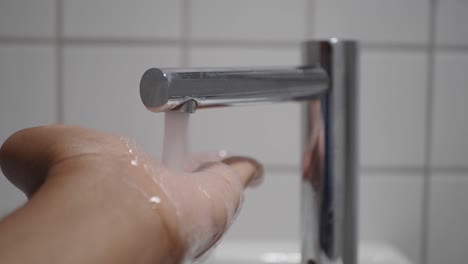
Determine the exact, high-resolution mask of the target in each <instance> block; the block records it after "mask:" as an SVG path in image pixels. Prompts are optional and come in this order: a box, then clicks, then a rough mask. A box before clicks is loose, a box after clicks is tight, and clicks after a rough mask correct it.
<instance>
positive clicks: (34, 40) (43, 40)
mask: <svg viewBox="0 0 468 264" xmlns="http://www.w3.org/2000/svg"><path fill="white" fill-rule="evenodd" d="M56 41H57V39H56V37H0V44H2V45H53V44H56V43H57V42H56Z"/></svg>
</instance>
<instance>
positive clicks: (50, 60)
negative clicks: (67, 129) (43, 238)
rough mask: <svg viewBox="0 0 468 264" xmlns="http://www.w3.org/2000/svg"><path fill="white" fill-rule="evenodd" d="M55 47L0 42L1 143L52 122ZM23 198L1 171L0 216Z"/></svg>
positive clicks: (21, 201) (53, 115) (17, 204)
mask: <svg viewBox="0 0 468 264" xmlns="http://www.w3.org/2000/svg"><path fill="white" fill-rule="evenodd" d="M54 62H55V59H54V49H53V48H48V47H15V46H0V124H1V125H0V144H2V143H3V142H4V141H5V140H6V139H7V137H8V136H10V135H11V134H12V133H14V132H15V131H17V130H20V129H23V128H26V127H31V126H37V125H45V124H50V123H53V122H55V83H54V82H55V75H54V67H55V66H54ZM24 201H25V197H24V195H22V194H21V192H20V191H18V190H16V188H14V187H13V186H12V185H11V184H10V183H9V182H8V181H7V179H6V178H5V177H4V176H3V175H2V174H1V172H0V217H2V216H4V215H6V214H7V213H8V212H10V211H11V210H13V209H14V208H16V207H18V206H19V205H21V204H22V203H23V202H24Z"/></svg>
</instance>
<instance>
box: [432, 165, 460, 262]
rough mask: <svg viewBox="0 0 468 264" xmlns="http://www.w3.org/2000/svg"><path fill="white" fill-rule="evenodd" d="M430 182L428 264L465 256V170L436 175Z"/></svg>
mask: <svg viewBox="0 0 468 264" xmlns="http://www.w3.org/2000/svg"><path fill="white" fill-rule="evenodd" d="M434 176H435V177H433V178H432V182H431V196H430V211H429V230H428V231H429V238H428V251H427V252H428V263H429V264H439V263H465V262H466V259H468V251H467V250H466V249H467V244H468V228H466V223H468V206H467V204H468V193H467V191H466V190H467V189H468V178H467V177H466V176H468V173H465V174H462V175H460V174H445V175H444V174H438V175H434Z"/></svg>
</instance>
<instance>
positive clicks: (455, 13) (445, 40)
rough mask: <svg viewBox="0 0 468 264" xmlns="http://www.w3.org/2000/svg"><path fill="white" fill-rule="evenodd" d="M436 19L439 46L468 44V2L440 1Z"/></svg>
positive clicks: (456, 0)
mask: <svg viewBox="0 0 468 264" xmlns="http://www.w3.org/2000/svg"><path fill="white" fill-rule="evenodd" d="M436 3H437V5H436V6H437V19H436V22H437V24H436V38H437V40H436V41H437V44H442V45H443V44H449V45H467V44H468V26H467V25H468V16H467V14H468V1H464V0H438V1H436Z"/></svg>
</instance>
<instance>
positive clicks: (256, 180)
mask: <svg viewBox="0 0 468 264" xmlns="http://www.w3.org/2000/svg"><path fill="white" fill-rule="evenodd" d="M222 162H223V163H225V164H227V165H229V167H231V169H232V170H233V171H234V172H235V173H236V174H237V175H239V177H240V180H241V182H242V185H243V186H244V188H245V187H255V186H258V185H259V184H260V183H261V182H262V181H263V166H262V165H261V164H260V163H259V162H258V161H257V160H255V159H252V158H248V157H229V158H226V159H224V160H223V161H222Z"/></svg>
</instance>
